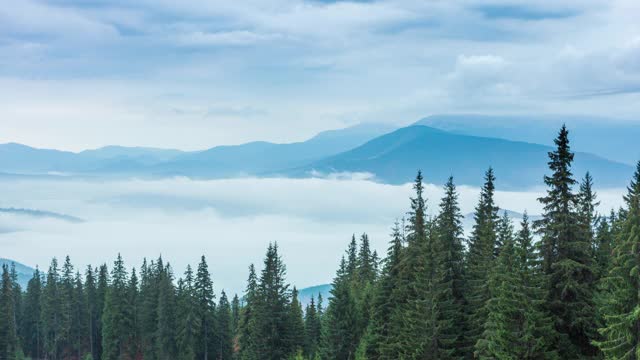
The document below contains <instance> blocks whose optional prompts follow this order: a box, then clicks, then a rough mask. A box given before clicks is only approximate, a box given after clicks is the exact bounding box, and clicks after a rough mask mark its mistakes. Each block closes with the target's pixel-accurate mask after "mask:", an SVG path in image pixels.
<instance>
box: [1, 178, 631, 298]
mask: <svg viewBox="0 0 640 360" xmlns="http://www.w3.org/2000/svg"><path fill="white" fill-rule="evenodd" d="M498 185H499V182H498ZM0 186H1V187H2V189H3V190H4V192H3V197H2V199H0V207H3V208H7V207H9V206H11V207H14V208H26V209H40V210H47V211H52V212H55V213H58V214H66V215H70V216H74V217H77V218H81V219H82V220H84V222H82V223H72V222H68V221H63V220H60V219H56V218H33V217H28V216H24V215H20V214H15V213H8V212H0V250H1V251H0V257H5V258H10V259H13V260H15V261H19V262H21V263H24V264H26V265H29V266H36V265H38V266H39V267H40V268H41V269H45V270H46V269H47V268H48V264H49V262H50V261H51V258H52V257H54V256H55V257H57V258H58V259H59V260H60V259H64V257H65V256H67V255H69V256H70V258H71V260H72V262H73V263H74V264H75V265H76V266H77V267H78V268H79V269H80V270H82V269H84V268H85V267H86V265H87V264H92V265H94V266H95V265H98V264H102V263H107V264H109V265H111V264H112V263H113V260H114V259H115V258H116V256H117V254H119V253H120V254H121V255H122V257H123V259H124V261H125V263H126V265H127V267H129V268H131V267H136V268H138V269H139V267H140V264H141V263H142V260H143V258H145V257H146V258H148V259H155V258H157V257H158V256H160V255H162V256H163V259H164V260H165V261H168V262H170V263H171V264H172V266H173V268H174V271H175V272H176V275H177V276H181V275H182V274H183V272H184V270H185V268H186V266H187V264H191V265H192V266H195V265H196V264H197V262H198V261H199V259H200V256H201V255H205V256H206V258H207V260H208V263H209V269H210V271H211V273H212V276H213V279H214V283H215V289H216V292H219V291H220V290H221V289H225V290H226V291H227V292H231V293H241V292H242V291H243V289H244V287H245V285H246V278H247V275H248V270H247V269H248V266H249V264H251V263H254V264H255V265H256V267H257V268H258V269H261V268H262V261H263V258H264V255H265V252H266V249H267V246H268V244H269V243H271V242H277V243H278V245H279V247H280V252H281V254H282V256H283V260H284V262H285V264H286V265H287V269H288V275H287V279H288V280H289V281H290V282H291V283H292V284H294V285H296V286H298V287H299V288H303V287H307V286H312V285H318V284H326V283H329V282H331V280H332V278H333V276H334V274H335V271H336V270H337V268H338V265H339V262H340V257H341V256H342V255H343V254H344V251H345V249H346V247H347V245H348V242H349V240H350V239H351V236H352V234H354V233H355V234H356V236H359V234H361V233H363V232H366V233H368V234H369V236H370V239H371V246H372V248H373V249H374V250H376V251H378V253H379V254H380V255H383V254H385V253H386V249H387V247H388V244H389V241H390V236H389V234H390V233H391V227H392V226H393V224H394V222H395V221H396V220H398V219H401V218H402V217H404V216H405V215H406V212H407V211H408V209H409V197H410V196H411V195H412V188H411V186H412V184H406V185H400V186H396V185H384V184H380V183H375V182H372V181H368V180H367V179H364V178H358V177H354V178H345V179H278V178H271V179H252V178H243V179H226V180H192V179H187V178H172V179H162V180H136V179H128V180H125V179H122V180H82V179H67V180H64V181H63V180H44V179H32V180H23V181H15V180H11V179H0ZM458 191H459V194H460V208H461V212H462V214H464V215H467V218H466V219H465V221H464V222H463V225H464V226H465V228H466V229H467V231H468V230H469V229H470V227H471V226H472V217H471V216H469V214H470V213H471V212H472V211H473V209H474V206H475V205H476V203H477V200H478V196H479V190H478V189H477V188H473V187H468V186H460V187H458ZM624 192H625V191H624V189H599V190H598V200H599V201H600V206H599V207H598V210H599V211H600V213H602V214H605V215H606V214H608V213H609V210H610V209H612V208H618V207H619V206H621V205H622V204H623V200H622V196H621V194H623V193H624ZM543 193H544V189H534V190H531V191H527V192H508V191H501V190H498V191H497V192H496V202H497V204H498V205H499V206H501V207H502V208H503V209H509V210H512V211H516V212H520V213H522V212H524V211H525V210H526V211H528V213H529V215H530V216H531V218H532V219H535V216H536V215H537V214H540V212H541V205H540V204H539V203H538V202H537V200H536V199H537V198H538V197H539V196H541V195H542V194H543ZM425 195H426V197H427V212H428V213H429V214H432V215H433V214H436V213H437V211H438V203H439V201H440V199H441V198H442V197H443V196H444V193H443V191H442V189H441V187H440V186H436V185H426V188H425ZM518 221H519V220H517V219H515V220H514V222H516V223H517V222H518Z"/></svg>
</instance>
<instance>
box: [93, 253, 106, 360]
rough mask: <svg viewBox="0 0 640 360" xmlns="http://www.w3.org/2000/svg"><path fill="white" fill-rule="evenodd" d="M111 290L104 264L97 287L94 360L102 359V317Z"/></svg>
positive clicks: (99, 273) (99, 272)
mask: <svg viewBox="0 0 640 360" xmlns="http://www.w3.org/2000/svg"><path fill="white" fill-rule="evenodd" d="M108 289H109V268H108V267H107V264H102V265H101V266H100V268H99V270H98V286H97V287H96V302H95V304H96V306H95V308H96V316H97V319H98V320H97V325H98V326H97V329H96V330H97V331H96V333H97V334H96V338H95V340H94V341H95V347H94V351H95V353H96V357H94V360H100V359H102V318H103V317H102V316H103V313H104V307H105V303H106V299H107V292H108Z"/></svg>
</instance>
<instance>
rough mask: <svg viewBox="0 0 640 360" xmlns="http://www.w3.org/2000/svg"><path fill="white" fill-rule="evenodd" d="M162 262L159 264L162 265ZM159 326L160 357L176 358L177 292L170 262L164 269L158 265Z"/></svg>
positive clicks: (158, 347) (158, 346) (157, 352)
mask: <svg viewBox="0 0 640 360" xmlns="http://www.w3.org/2000/svg"><path fill="white" fill-rule="evenodd" d="M160 265H161V263H159V264H158V266H160ZM158 272H159V278H158V327H157V329H156V338H155V340H156V341H155V348H156V354H158V359H160V360H163V359H166V360H173V359H175V358H176V354H177V347H176V317H175V311H176V294H175V288H174V286H173V271H172V269H171V266H170V265H169V263H167V265H166V266H165V267H164V269H162V268H160V267H158Z"/></svg>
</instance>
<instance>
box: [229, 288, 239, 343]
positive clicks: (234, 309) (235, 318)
mask: <svg viewBox="0 0 640 360" xmlns="http://www.w3.org/2000/svg"><path fill="white" fill-rule="evenodd" d="M239 326H240V299H239V298H238V294H235V295H233V299H231V333H232V334H233V338H234V342H235V340H236V337H237V336H238V328H239Z"/></svg>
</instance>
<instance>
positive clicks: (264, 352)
mask: <svg viewBox="0 0 640 360" xmlns="http://www.w3.org/2000/svg"><path fill="white" fill-rule="evenodd" d="M573 157H574V153H573V152H572V150H571V147H570V142H569V132H568V130H567V129H566V127H564V126H563V127H562V129H561V130H560V131H559V133H558V136H557V138H556V139H555V148H554V150H553V151H551V152H549V154H548V166H549V169H548V174H547V175H546V176H544V183H545V186H546V192H545V194H544V195H543V196H542V197H540V198H539V202H540V203H541V205H542V206H543V209H544V211H543V213H542V216H541V217H540V219H539V220H535V221H530V220H529V218H528V217H527V215H526V213H525V215H524V217H523V219H522V220H521V221H520V222H519V224H514V223H513V221H512V220H511V219H510V218H509V216H508V215H507V213H506V212H505V213H501V211H500V210H499V206H498V204H497V203H496V201H495V199H494V194H495V191H496V189H495V182H496V177H499V174H494V171H493V170H492V169H491V168H489V169H488V170H487V171H486V173H485V177H484V185H483V186H482V188H481V191H480V196H479V199H478V203H477V205H476V207H475V212H474V225H473V228H472V231H471V232H470V233H469V234H467V235H465V234H464V231H463V227H462V218H463V215H462V214H461V211H460V207H459V204H458V194H457V190H456V185H455V183H454V180H453V178H452V177H450V178H449V179H448V181H447V182H446V184H445V186H444V196H443V198H442V199H439V202H438V203H437V204H436V205H431V204H429V201H428V200H427V199H426V198H425V196H424V193H423V190H424V188H423V175H422V173H421V172H418V173H417V176H416V178H415V181H414V184H413V190H414V193H413V195H412V197H411V199H410V202H409V208H408V212H407V213H406V215H405V216H404V217H402V219H401V220H399V221H397V222H396V224H395V225H394V226H393V227H392V231H391V236H390V241H389V245H388V248H387V249H386V253H385V254H384V256H380V257H379V256H378V254H377V252H376V251H374V250H372V249H371V247H370V243H369V238H368V236H367V235H366V234H363V235H361V236H359V237H358V238H356V237H355V236H353V237H352V238H351V241H350V242H347V243H346V244H345V245H346V246H345V247H346V252H345V254H344V256H343V257H342V259H337V260H340V261H339V266H338V269H337V271H336V273H335V277H334V279H333V283H332V285H333V287H332V291H331V297H330V298H328V299H322V298H321V297H317V298H314V299H313V300H312V301H311V302H310V303H309V304H307V305H305V306H303V305H302V304H301V302H300V301H299V299H298V292H297V289H296V288H295V287H292V286H291V285H290V284H289V283H288V282H287V279H286V276H287V272H286V265H285V264H284V263H283V260H282V258H281V256H280V254H279V248H278V245H277V244H276V243H273V244H270V245H269V247H268V249H267V251H266V256H265V258H264V263H263V264H262V266H261V268H260V270H257V269H256V267H254V265H250V266H249V269H248V277H247V283H246V289H245V291H244V293H243V294H239V295H235V296H232V297H231V296H229V295H227V294H225V293H224V292H221V293H220V294H219V295H217V296H216V294H217V293H216V292H215V291H214V279H213V278H212V276H211V274H210V272H209V269H208V265H207V261H206V258H205V257H204V256H202V258H201V259H200V261H199V263H198V264H197V266H195V267H193V268H192V267H190V266H189V267H187V269H186V271H185V273H184V274H182V275H176V274H175V273H174V271H173V270H172V267H171V265H170V264H169V263H168V262H167V261H166V259H163V258H158V259H154V260H150V261H147V260H145V261H144V262H143V263H142V264H141V266H140V267H139V268H138V269H136V268H127V267H126V266H125V264H124V261H123V259H122V258H121V257H120V256H118V258H117V259H116V260H115V261H114V262H113V263H112V264H109V265H107V264H102V265H99V266H97V267H92V266H88V267H87V268H86V269H79V268H76V267H74V265H73V264H72V262H71V260H70V259H69V257H67V258H66V259H65V260H64V262H62V263H58V260H57V259H55V258H54V259H53V260H52V261H51V264H50V266H49V268H48V269H47V270H46V271H40V270H36V271H35V273H34V274H33V278H32V279H31V280H30V281H29V283H28V286H27V287H26V289H22V288H21V286H20V285H19V283H18V281H17V276H16V272H15V269H13V268H12V267H10V266H3V268H2V279H1V282H0V285H1V286H0V359H1V360H9V359H51V360H60V359H74V360H80V359H84V360H88V359H93V360H100V359H102V360H116V359H132V360H133V359H159V360H160V359H167V360H168V359H181V360H182V359H184V360H191V359H204V360H208V359H217V360H231V359H240V360H287V359H295V360H305V359H306V360H320V359H321V360H334V359H335V360H355V359H358V360H364V359H369V360H395V359H416V360H418V359H514V360H515V359H603V358H604V359H640V347H639V345H640V162H638V164H637V167H636V170H635V173H634V174H633V177H632V179H630V181H629V185H628V188H627V193H626V195H625V196H624V206H623V207H621V208H620V209H614V210H611V212H610V213H608V214H600V213H598V212H597V208H598V199H597V194H596V191H595V190H594V187H595V186H594V182H595V181H597V179H595V180H594V179H593V178H592V177H591V176H590V175H589V173H586V174H573V173H572V162H573ZM426 170H428V169H426ZM542 175H543V174H540V176H541V177H542ZM576 176H580V180H577V178H576ZM431 206H435V207H434V208H433V209H434V210H433V211H428V209H430V207H431ZM429 214H435V215H429ZM303 307H304V308H303Z"/></svg>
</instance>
